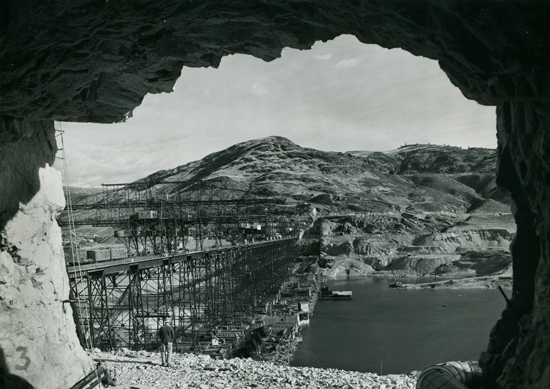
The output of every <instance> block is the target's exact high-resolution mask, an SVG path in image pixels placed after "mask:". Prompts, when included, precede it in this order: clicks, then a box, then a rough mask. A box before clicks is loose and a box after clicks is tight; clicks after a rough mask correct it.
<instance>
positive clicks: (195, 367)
mask: <svg viewBox="0 0 550 389" xmlns="http://www.w3.org/2000/svg"><path fill="white" fill-rule="evenodd" d="M92 357H93V358H94V359H95V360H96V361H98V362H101V363H102V364H103V365H104V366H106V367H107V368H108V370H109V372H110V374H111V376H112V378H114V379H115V380H116V386H115V387H116V388H124V389H131V388H139V389H147V388H163V389H170V388H200V389H207V388H224V389H225V388H239V389H243V388H257V389H260V388H266V389H267V388H270V389H271V388H272V389H278V388H281V389H282V388H285V389H286V388H312V389H313V388H347V389H352V388H369V389H405V388H411V389H412V388H414V387H415V385H416V376H417V373H416V372H413V373H410V374H409V375H394V374H390V375H384V376H379V375H377V374H374V373H359V372H352V371H345V370H338V369H317V368H311V367H290V366H285V365H278V364H274V363H271V362H258V361H254V360H251V359H240V358H235V359H228V360H216V359H211V358H210V357H209V356H208V355H193V354H174V356H173V363H172V366H171V367H163V366H161V364H160V354H159V353H155V352H146V351H137V352H136V351H129V350H125V349H123V350H119V351H118V352H113V353H110V352H101V351H99V350H97V349H96V350H94V352H93V353H92Z"/></svg>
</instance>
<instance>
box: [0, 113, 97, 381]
mask: <svg viewBox="0 0 550 389" xmlns="http://www.w3.org/2000/svg"><path fill="white" fill-rule="evenodd" d="M35 125H36V133H35V134H34V136H32V137H28V138H26V139H23V140H21V141H19V142H17V143H15V144H13V145H11V147H5V148H3V149H2V150H0V156H1V157H2V158H0V160H3V161H4V162H6V161H9V163H10V164H11V165H12V166H13V168H12V169H3V170H2V172H1V173H0V175H1V176H2V186H1V189H0V191H2V192H3V193H2V194H3V196H2V199H3V202H2V204H3V206H4V207H6V206H11V207H10V208H9V209H8V211H7V212H6V210H5V208H4V214H3V216H4V220H5V219H8V220H7V221H6V222H5V224H4V228H3V229H2V233H1V239H2V240H1V244H0V328H1V330H0V348H1V349H2V354H3V355H4V356H5V359H6V364H7V367H8V369H9V371H10V372H11V373H12V374H16V375H19V376H22V377H24V378H25V379H27V380H28V381H29V382H30V383H31V384H33V385H34V386H35V387H37V388H68V387H70V386H72V385H73V384H74V383H75V382H76V381H78V380H79V379H80V378H82V377H83V376H84V375H85V374H87V373H88V372H89V371H90V370H91V368H92V366H93V363H92V361H91V360H90V359H89V358H88V357H87V355H86V354H85V353H84V350H82V348H81V347H80V344H79V342H78V339H77V337H76V334H75V324H74V322H73V317H72V310H71V307H70V304H67V303H63V301H64V300H68V299H69V283H68V279H67V272H66V269H65V261H64V260H63V250H62V247H61V229H60V228H59V226H58V225H57V222H56V220H55V217H56V215H58V214H59V212H60V211H61V209H63V207H64V206H65V198H64V197H63V191H62V189H61V174H60V173H59V172H58V171H57V170H55V169H53V168H52V167H50V166H49V164H51V163H53V158H55V151H56V146H55V137H54V128H53V126H51V125H50V123H47V122H46V123H36V124H35ZM6 200H11V201H12V202H11V203H10V202H9V201H6ZM17 200H19V201H17ZM8 212H9V213H8ZM14 213H15V215H13V214H14ZM6 214H8V215H6ZM11 215H13V216H11ZM6 216H11V217H6Z"/></svg>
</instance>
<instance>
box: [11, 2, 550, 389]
mask: <svg viewBox="0 0 550 389" xmlns="http://www.w3.org/2000/svg"><path fill="white" fill-rule="evenodd" d="M549 16H550V3H548V2H547V1H527V2H518V1H504V2H496V1H435V0H434V1H430V0H423V1H414V2H409V1H398V0H391V1H373V0H363V1H361V0H358V1H350V2H333V1H328V0H321V1H315V2H314V1H282V0H272V1H263V2H248V1H201V2H198V1H183V0H177V1H169V0H157V1H152V0H141V1H133V2H129V1H120V2H115V1H111V2H106V1H99V0H77V1H71V2H66V1H62V0H49V1H39V0H29V1H25V2H16V1H6V2H2V4H1V5H0V20H1V23H0V42H2V44H1V45H0V96H2V97H1V98H0V182H1V183H2V184H1V185H0V199H1V201H0V231H1V242H0V298H1V300H0V312H1V315H0V328H2V331H0V347H1V348H2V349H3V351H4V353H5V356H6V362H7V363H6V365H7V369H8V370H9V371H10V372H12V373H15V374H17V375H20V376H21V377H23V378H25V379H26V380H28V381H29V382H31V383H33V384H34V385H35V386H36V385H37V384H40V386H39V387H43V388H49V387H52V388H53V387H70V386H71V385H72V384H74V383H75V382H76V381H78V379H79V377H81V376H82V373H83V372H88V371H90V370H91V368H92V361H90V360H89V358H88V357H87V355H86V353H85V352H84V350H82V348H81V347H80V345H79V343H78V339H77V337H76V330H75V326H74V322H73V320H72V313H71V311H70V309H62V308H61V305H62V304H60V302H61V301H62V300H65V299H67V298H68V293H69V292H68V291H69V288H68V280H67V277H66V272H65V269H64V266H65V264H64V261H63V259H62V249H61V233H60V230H59V227H58V226H57V223H56V222H55V215H56V214H58V213H59V211H60V210H61V209H62V207H63V206H64V199H63V194H62V189H61V179H60V176H59V174H58V173H57V172H56V171H55V170H53V169H52V168H51V165H52V164H53V160H54V159H55V152H56V151H57V147H56V144H55V137H54V131H55V130H54V125H53V121H54V120H58V121H81V122H95V123H112V122H119V121H123V120H125V119H126V118H127V117H128V116H129V115H131V111H132V110H133V109H134V108H135V107H136V106H138V105H139V104H140V103H141V101H142V99H143V97H144V96H145V95H146V94H147V93H160V92H169V91H171V90H172V87H173V85H174V84H175V82H176V79H177V78H178V76H179V74H180V71H181V69H182V67H183V66H187V67H206V66H212V67H217V66H218V65H219V63H220V60H221V58H222V57H223V56H226V55H229V54H234V53H240V54H248V55H252V56H255V57H257V58H259V59H262V60H265V61H271V60H276V59H277V58H279V57H280V55H281V50H282V49H283V48H285V47H291V48H296V49H308V48H311V46H312V45H313V44H314V43H315V42H316V41H327V40H330V39H333V38H335V37H337V36H339V35H341V34H352V35H354V36H356V37H357V38H358V39H359V41H361V42H364V43H375V44H378V45H380V46H382V47H386V48H394V47H400V48H402V49H404V50H407V51H409V52H411V53H412V54H414V55H420V56H424V57H427V58H431V59H434V60H437V61H438V62H439V65H440V67H441V69H442V70H443V71H444V72H445V73H446V75H447V76H448V77H449V79H450V80H451V82H452V83H453V84H454V85H455V86H456V87H458V88H459V89H460V90H461V92H462V93H463V94H464V96H465V98H468V99H472V100H475V101H477V102H478V103H480V104H483V105H491V106H495V107H496V114H497V133H498V174H497V184H498V185H499V187H500V188H502V189H504V190H507V191H508V192H509V193H510V194H511V197H512V199H513V201H514V205H513V209H512V211H513V213H514V217H515V220H516V223H517V236H516V238H515V241H514V242H513V245H512V248H511V251H512V256H513V269H514V286H513V293H512V294H513V296H512V300H511V304H512V307H509V308H507V309H506V310H505V311H504V312H503V314H502V318H501V320H499V321H498V322H497V323H496V325H495V327H494V329H493V331H492V333H491V337H490V341H489V346H488V348H487V350H486V351H485V352H484V353H483V354H482V355H481V357H480V364H481V366H482V369H483V385H484V387H485V388H494V387H502V388H527V387H530V388H547V387H549V386H550V355H549V354H550V341H549V339H548V333H550V322H549V321H550V194H549V193H550V191H548V187H549V185H550V162H549V161H550V159H549V155H548V154H549V152H550V135H549V134H550V132H549V112H550V104H549V100H550V81H549V69H550V55H549V54H550V29H548V27H547V24H548V23H547V21H548V17H549ZM37 269H46V270H45V271H44V272H40V271H37ZM21 358H23V360H25V359H24V358H28V359H29V361H30V362H29V363H28V364H27V363H25V364H21ZM67 366H70V368H67ZM22 367H25V368H24V369H23V368H22Z"/></svg>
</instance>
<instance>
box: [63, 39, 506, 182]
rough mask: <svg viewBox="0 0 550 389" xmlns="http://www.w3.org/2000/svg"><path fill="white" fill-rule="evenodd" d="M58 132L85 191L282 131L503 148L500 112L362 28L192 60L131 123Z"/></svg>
mask: <svg viewBox="0 0 550 389" xmlns="http://www.w3.org/2000/svg"><path fill="white" fill-rule="evenodd" d="M56 128H58V129H62V130H63V131H64V136H63V138H64V144H65V149H64V152H65V160H66V163H67V171H68V178H69V180H68V183H69V184H70V185H71V186H79V187H100V186H101V184H102V183H126V182H132V181H135V180H137V179H139V178H142V177H145V176H147V175H149V174H151V173H154V172H156V171H158V170H163V169H172V168H175V167H177V166H180V165H183V164H186V163H188V162H191V161H195V160H198V159H201V158H203V157H205V156H206V155H208V154H210V153H213V152H216V151H220V150H223V149H225V148H227V147H229V146H231V145H234V144H235V143H239V142H244V141H247V140H250V139H257V138H263V137H267V136H272V135H278V136H283V137H286V138H288V139H290V140H291V141H293V142H294V143H297V144H298V145H300V146H302V147H311V148H315V149H319V150H324V151H354V150H369V151H389V150H394V149H396V148H398V147H399V146H402V145H405V144H411V143H432V144H441V145H443V144H446V145H452V146H460V147H463V148H466V147H486V148H496V146H497V144H496V142H497V141H496V114H495V108H494V107H486V106H481V105H479V104H477V103H476V102H474V101H471V100H467V99H466V98H465V97H464V96H463V95H462V93H461V92H460V90H459V89H458V88H456V87H454V86H453V85H452V84H451V82H450V81H449V79H448V78H447V76H446V75H445V73H444V72H443V71H442V70H441V69H440V68H439V65H438V64H437V62H436V61H433V60H429V59H427V58H423V57H415V56H413V55H412V54H410V53H408V52H405V51H403V50H400V49H392V50H387V49H384V48H382V47H380V46H377V45H365V44H362V43H360V42H359V41H357V39H356V38H355V37H353V36H341V37H338V38H336V39H335V40H333V41H329V42H326V43H323V42H317V43H316V44H315V45H314V46H313V48H312V49H311V50H303V51H301V50H294V49H285V50H284V52H283V56H282V58H279V59H277V60H275V61H272V62H264V61H262V60H260V59H257V58H254V57H251V56H245V55H232V56H229V57H225V58H223V59H222V62H221V64H220V66H219V68H218V69H213V68H200V69H197V68H183V70H182V74H181V76H180V78H179V79H178V81H177V82H176V85H175V87H174V92H172V93H168V94H166V93H163V94H155V95H151V94H150V95H147V96H146V97H145V98H144V100H143V103H142V104H141V105H140V106H139V107H137V108H136V109H135V110H134V112H133V117H132V118H130V119H129V120H128V121H127V122H125V123H116V124H92V123H68V122H63V123H56ZM58 155H59V156H61V154H58ZM54 167H56V168H57V169H59V170H62V169H63V166H62V163H61V162H60V160H58V162H56V164H55V166H54Z"/></svg>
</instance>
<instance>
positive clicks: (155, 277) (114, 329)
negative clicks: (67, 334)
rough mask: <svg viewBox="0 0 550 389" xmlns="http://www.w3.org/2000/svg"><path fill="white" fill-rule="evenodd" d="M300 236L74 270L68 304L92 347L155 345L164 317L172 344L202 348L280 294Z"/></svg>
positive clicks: (241, 324) (187, 348)
mask: <svg viewBox="0 0 550 389" xmlns="http://www.w3.org/2000/svg"><path fill="white" fill-rule="evenodd" d="M295 241H296V239H295V238H289V239H282V240H274V241H267V242H261V243H253V244H249V245H244V246H236V247H231V248H225V249H218V250H210V251H200V252H191V253H182V254H177V255H170V256H149V257H135V258H128V259H124V260H119V261H112V262H104V263H96V264H90V265H83V266H80V267H69V268H68V272H69V279H70V284H71V293H72V298H71V305H72V307H73V309H74V310H75V312H76V315H75V316H76V321H77V325H78V329H79V334H80V336H82V341H83V342H84V341H85V340H84V339H87V340H86V342H87V343H88V344H87V346H88V347H98V348H100V349H104V350H112V349H116V348H120V347H126V348H130V349H135V350H141V349H144V350H147V349H149V350H150V349H155V348H157V347H158V341H157V339H156V333H157V330H158V328H160V326H162V322H163V320H164V319H166V320H168V322H169V323H170V324H171V325H172V326H173V327H174V329H175V330H176V339H175V341H174V347H175V349H176V350H180V351H195V352H199V351H201V349H202V348H204V347H205V346H206V344H210V342H211V339H212V336H213V335H214V334H215V333H216V332H217V331H220V330H227V329H231V328H244V327H245V325H246V323H248V322H249V321H250V319H251V318H252V317H253V316H254V315H256V314H257V313H259V312H265V308H266V304H268V302H269V301H271V300H273V298H274V297H275V296H276V295H277V292H278V290H279V287H280V286H281V284H282V282H283V281H285V279H286V278H287V277H288V275H289V272H290V271H291V269H292V267H293V264H294V260H293V255H292V245H293V243H294V242H295Z"/></svg>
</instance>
